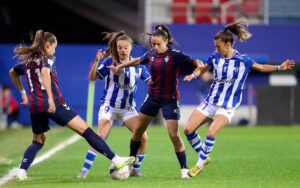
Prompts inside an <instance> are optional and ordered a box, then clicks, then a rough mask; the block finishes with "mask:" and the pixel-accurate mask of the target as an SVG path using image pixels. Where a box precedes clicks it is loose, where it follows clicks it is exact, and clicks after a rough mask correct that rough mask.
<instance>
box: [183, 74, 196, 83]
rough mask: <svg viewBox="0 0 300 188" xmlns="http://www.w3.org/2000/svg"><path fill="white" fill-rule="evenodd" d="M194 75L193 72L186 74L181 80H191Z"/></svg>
mask: <svg viewBox="0 0 300 188" xmlns="http://www.w3.org/2000/svg"><path fill="white" fill-rule="evenodd" d="M194 77H195V76H194V75H193V74H190V75H187V76H185V77H184V78H183V81H188V82H189V81H191V80H192V79H193V78H194Z"/></svg>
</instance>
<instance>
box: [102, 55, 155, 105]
mask: <svg viewBox="0 0 300 188" xmlns="http://www.w3.org/2000/svg"><path fill="white" fill-rule="evenodd" d="M112 64H113V60H112V58H111V57H108V58H106V59H104V60H103V61H102V62H101V64H100V65H99V67H98V69H97V73H98V75H99V78H100V79H104V80H105V87H104V93H103V96H102V98H101V101H100V102H101V105H103V104H104V105H108V106H110V107H113V108H117V109H125V108H128V107H131V106H135V105H136V104H135V92H136V89H137V82H138V80H139V79H141V80H143V81H145V82H148V80H149V79H150V75H149V73H148V71H147V69H146V67H145V66H143V65H138V66H135V67H126V68H124V69H122V70H121V71H120V73H119V74H113V73H112V72H111V71H110V69H108V68H107V66H109V65H112Z"/></svg>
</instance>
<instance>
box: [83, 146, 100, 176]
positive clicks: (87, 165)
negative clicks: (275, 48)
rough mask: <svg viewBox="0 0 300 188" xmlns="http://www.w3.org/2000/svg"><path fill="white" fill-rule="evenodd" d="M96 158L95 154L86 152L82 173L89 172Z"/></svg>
mask: <svg viewBox="0 0 300 188" xmlns="http://www.w3.org/2000/svg"><path fill="white" fill-rule="evenodd" d="M96 157H97V153H96V152H94V151H92V150H88V152H87V154H86V156H85V160H84V164H83V167H82V171H89V170H90V169H91V167H92V165H93V163H94V160H95V158H96Z"/></svg>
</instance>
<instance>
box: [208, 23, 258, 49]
mask: <svg viewBox="0 0 300 188" xmlns="http://www.w3.org/2000/svg"><path fill="white" fill-rule="evenodd" d="M233 34H234V35H236V36H237V38H238V39H239V41H241V42H244V41H246V40H247V39H249V38H250V37H251V36H252V34H251V33H250V32H249V31H248V29H247V27H246V26H244V24H243V23H242V22H236V23H232V24H228V25H226V26H225V28H224V29H223V30H221V31H219V32H218V33H217V34H216V35H215V38H214V39H215V40H218V39H221V40H222V41H223V42H225V43H227V42H229V43H230V44H231V45H233V43H234V38H233Z"/></svg>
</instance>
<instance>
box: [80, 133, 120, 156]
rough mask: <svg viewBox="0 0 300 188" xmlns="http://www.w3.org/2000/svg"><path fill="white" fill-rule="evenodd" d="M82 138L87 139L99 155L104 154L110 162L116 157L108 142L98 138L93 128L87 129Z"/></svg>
mask: <svg viewBox="0 0 300 188" xmlns="http://www.w3.org/2000/svg"><path fill="white" fill-rule="evenodd" d="M82 136H83V137H84V138H85V139H86V141H87V142H88V143H89V144H90V146H92V147H93V148H94V149H95V150H97V151H98V152H99V153H101V154H103V155H104V156H106V157H107V158H109V159H110V160H112V159H113V158H114V157H115V153H114V152H113V151H112V150H111V149H110V148H109V146H108V145H107V144H106V142H105V141H104V140H103V139H102V138H101V137H100V136H98V135H97V134H96V133H95V132H94V131H93V130H92V129H91V128H87V129H86V130H85V131H84V132H83V133H82Z"/></svg>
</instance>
